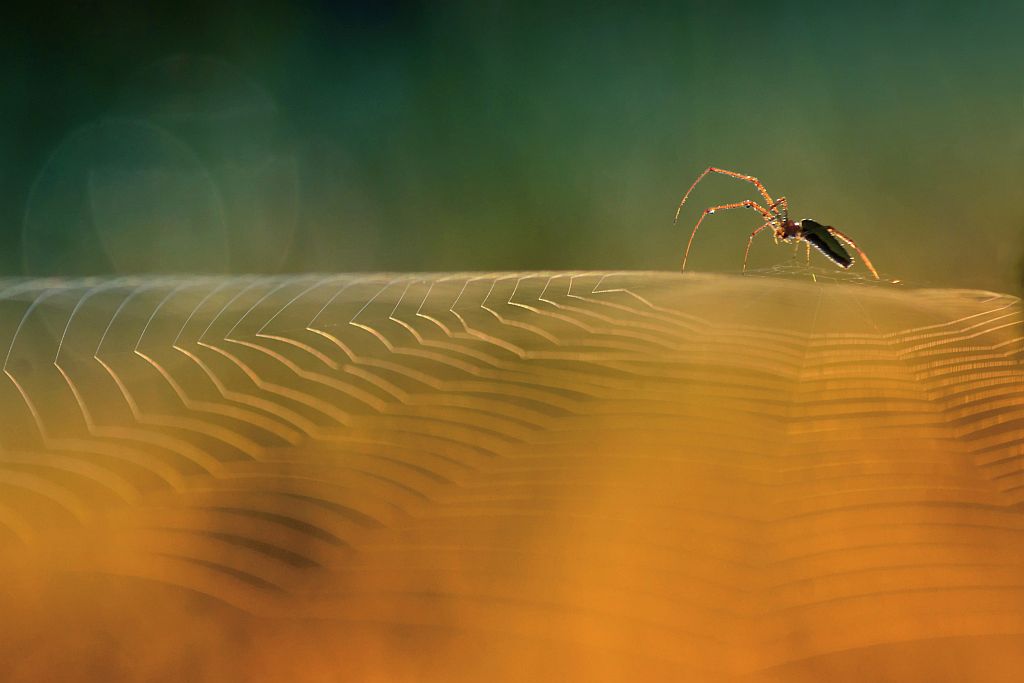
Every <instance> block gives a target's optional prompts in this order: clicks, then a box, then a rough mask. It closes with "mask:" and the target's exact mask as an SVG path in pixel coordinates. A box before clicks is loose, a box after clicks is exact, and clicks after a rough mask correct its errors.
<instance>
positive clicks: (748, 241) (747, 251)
mask: <svg viewBox="0 0 1024 683" xmlns="http://www.w3.org/2000/svg"><path fill="white" fill-rule="evenodd" d="M773 222H774V221H773V220H768V221H765V222H764V223H762V224H761V227H759V228H758V229H757V230H755V231H754V232H752V233H750V237H749V238H748V239H747V250H746V251H745V252H743V272H744V273H745V272H747V257H748V256H750V245H751V244H753V243H754V238H755V237H756V236H757V233H759V232H761V231H762V230H764V229H765V228H767V227H768V226H769V225H771V224H772V223H773Z"/></svg>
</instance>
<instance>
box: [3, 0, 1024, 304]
mask: <svg viewBox="0 0 1024 683" xmlns="http://www.w3.org/2000/svg"><path fill="white" fill-rule="evenodd" d="M532 5H533V4H532V3H511V2H509V3H504V2H486V1H478V2H444V3H441V2H436V3H415V2H388V1H378V2H363V3H327V2H307V3H283V2H258V3H257V2H239V1H234V0H232V1H229V2H219V3H212V4H209V5H208V4H207V3H205V2H195V1H193V0H187V1H184V2H178V3H173V4H169V3H168V4H159V3H157V4H150V3H131V2H79V3H67V4H66V5H64V4H59V5H52V6H48V5H46V4H45V3H44V4H40V3H33V4H31V5H26V6H25V7H23V8H22V9H20V10H12V9H8V10H5V13H7V16H6V18H5V20H4V22H3V26H2V27H0V38H2V42H3V45H2V48H0V54H2V56H3V58H4V61H3V64H4V70H5V73H4V79H3V83H4V87H3V88H2V89H0V104H2V108H3V119H2V123H0V229H2V240H3V242H2V248H0V269H2V271H3V272H4V273H8V274H18V273H29V274H69V275H70V274H80V273H111V272H140V271H141V272H157V271H196V272H291V271H308V270H316V271H367V270H390V271H407V270H430V271H437V270H495V269H503V270H504V269H597V268H615V269H627V268H628V269H656V270H672V269H676V268H678V264H679V257H680V255H681V252H682V248H683V246H684V245H685V243H686V237H687V236H688V233H689V230H690V229H691V226H692V225H693V222H694V221H695V220H696V217H697V215H698V214H699V211H700V209H701V208H703V207H704V206H708V205H711V204H712V203H718V202H721V201H735V200H739V199H743V198H746V197H752V196H753V195H752V193H751V188H749V187H748V186H746V185H745V184H744V183H740V182H737V181H732V180H728V179H725V178H711V179H709V180H707V181H705V184H702V185H701V186H700V188H699V190H698V191H696V192H695V194H694V196H693V200H692V202H693V203H692V206H689V205H688V206H687V208H686V211H685V212H684V214H683V217H682V220H681V222H680V225H679V226H673V225H672V214H673V212H674V210H675V207H676V204H677V203H678V201H679V198H680V196H681V195H682V193H683V191H684V190H685V189H686V188H687V187H688V186H689V184H690V183H691V182H692V180H693V179H694V178H695V177H696V175H697V174H698V173H699V172H700V171H701V170H702V169H703V168H704V167H706V166H708V165H711V164H713V165H717V166H721V167H724V168H729V169H734V170H738V171H741V172H746V173H750V174H753V175H757V176H759V177H760V178H761V179H762V180H763V181H764V182H765V184H766V185H767V186H768V189H769V191H771V192H773V193H774V194H785V195H787V196H788V197H789V198H790V206H791V210H792V212H793V214H794V216H795V217H797V218H799V217H805V216H807V217H814V218H816V219H818V220H820V221H822V222H826V223H830V224H833V225H835V226H837V227H839V228H841V229H842V230H844V231H845V232H846V233H847V234H849V235H851V236H852V237H854V238H855V239H857V240H858V242H859V243H860V245H861V246H862V247H863V248H864V249H865V250H866V251H867V252H868V253H869V255H871V257H872V260H873V261H874V263H875V265H876V266H877V267H878V269H879V271H881V272H882V273H883V275H886V276H889V277H893V278H900V279H902V280H905V281H907V282H910V283H919V284H932V285H943V286H946V285H948V286H970V287H982V288H988V289H996V290H1011V291H1016V290H1018V289H1019V288H1020V286H1021V269H1022V254H1024V196H1022V195H1024V192H1022V190H1021V188H1022V187H1024V3H1020V2H1001V3H986V2H980V3H979V2H974V3H966V2H957V3H946V2H920V3H916V2H911V3H900V2H889V3H885V4H867V5H865V4H861V3H843V4H838V3H821V2H735V1H734V2H730V1H727V0H715V1H707V2H696V1H694V2H680V3H648V4H644V5H642V6H641V5H633V4H630V5H627V4H626V3H623V4H622V5H621V6H618V7H616V6H611V5H603V4H602V3H579V4H577V3H547V4H546V6H540V7H538V6H532ZM734 213H737V215H729V214H721V215H716V216H715V217H714V218H713V219H711V220H709V221H708V222H707V223H705V226H706V227H703V228H702V229H701V234H700V235H699V236H698V238H697V241H696V242H695V246H694V251H693V254H692V256H691V267H692V268H693V269H695V270H725V271H738V270H739V268H740V265H741V262H742V254H743V248H744V246H745V243H746V236H747V234H749V231H750V230H751V229H752V228H754V227H756V225H757V223H756V221H755V220H754V217H753V216H752V215H750V214H747V213H738V212H734ZM790 258H792V250H791V248H789V247H775V246H774V245H773V244H772V241H771V240H770V239H768V238H765V239H763V240H761V241H760V242H759V243H758V244H756V245H755V249H754V251H753V252H752V256H751V265H752V266H753V267H758V266H767V265H771V264H774V263H778V262H780V261H787V260H788V259H790ZM819 259H820V257H819ZM819 263H821V261H819Z"/></svg>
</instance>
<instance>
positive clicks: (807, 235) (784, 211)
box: [675, 166, 878, 280]
mask: <svg viewBox="0 0 1024 683" xmlns="http://www.w3.org/2000/svg"><path fill="white" fill-rule="evenodd" d="M708 173H721V174H722V175H727V176H732V177H733V178H739V179H740V180H745V181H747V182H748V183H753V184H754V185H756V186H757V190H758V192H760V193H761V196H762V197H764V200H765V202H766V203H767V208H765V207H763V206H761V205H760V204H758V203H757V202H755V201H753V200H750V199H747V200H744V201H742V202H734V203H732V204H721V205H719V206H712V207H709V208H707V209H704V213H702V214H701V216H700V219H699V220H698V221H697V225H695V226H694V227H693V232H691V233H690V241H689V242H687V243H686V252H685V253H684V254H683V266H682V270H686V259H687V257H688V256H689V255H690V245H692V244H693V238H694V236H695V235H696V234H697V228H699V227H700V224H701V222H702V221H703V220H704V218H705V217H706V216H707V215H708V214H712V213H714V212H716V211H724V210H725V209H740V208H744V209H752V210H754V211H757V212H758V213H759V214H761V217H762V218H764V219H765V221H764V223H762V224H761V226H760V227H759V228H757V229H756V230H754V232H752V233H750V238H749V239H748V240H747V250H746V251H745V252H744V253H743V270H744V272H745V271H746V270H747V257H748V256H749V255H750V245H751V244H753V242H754V237H756V236H757V233H759V232H761V231H762V230H764V229H765V228H771V229H772V236H773V237H774V238H775V240H776V241H778V240H783V241H786V242H790V241H795V242H799V241H801V240H803V242H804V244H805V245H806V246H807V258H808V260H810V255H811V246H812V245H813V246H814V247H815V248H816V249H817V250H818V251H820V252H821V253H822V254H824V255H825V256H826V257H827V258H828V259H829V260H830V261H832V262H833V263H835V264H836V265H837V266H839V267H840V268H849V267H850V266H852V265H853V257H852V256H850V254H849V252H847V251H846V249H845V248H843V245H842V243H841V242H840V240H841V241H842V242H845V243H846V244H849V245H850V246H851V247H853V248H854V249H855V250H856V252H857V253H858V254H860V257H861V259H862V260H863V261H864V265H865V266H867V269H868V270H870V271H871V274H872V275H874V276H875V279H876V280H877V279H878V272H877V271H875V267H874V266H873V265H871V259H869V258H868V256H867V254H865V253H864V252H863V251H861V250H860V247H858V246H857V245H856V244H854V242H853V240H851V239H850V238H849V237H847V236H846V235H844V234H843V233H841V232H839V231H838V230H836V229H835V228H833V227H832V226H831V225H822V224H821V223H818V222H817V221H815V220H811V219H810V218H804V219H802V220H799V221H791V220H789V205H788V204H787V203H786V198H785V197H779V198H778V199H775V200H773V199H772V198H771V196H770V195H769V194H768V191H767V190H765V189H764V185H762V184H761V181H759V180H758V179H757V178H755V177H754V176H749V175H743V174H742V173H735V172H733V171H726V170H724V169H721V168H715V167H714V166H710V167H708V168H707V169H705V170H704V172H703V173H701V174H700V175H699V176H697V179H696V180H694V181H693V185H690V189H689V190H687V191H686V194H685V195H683V200H682V201H681V202H679V208H678V209H676V219H675V222H678V221H679V212H680V211H682V210H683V204H685V203H686V198H687V197H689V196H690V193H691V192H693V188H695V187H697V183H699V182H700V181H701V180H702V179H703V178H704V176H706V175H707V174H708Z"/></svg>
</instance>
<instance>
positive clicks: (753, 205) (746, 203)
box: [679, 199, 776, 272]
mask: <svg viewBox="0 0 1024 683" xmlns="http://www.w3.org/2000/svg"><path fill="white" fill-rule="evenodd" d="M740 208H744V209H753V210H754V211H757V212H758V213H760V214H761V215H762V216H764V218H765V220H766V221H767V222H769V223H772V222H774V221H775V220H776V218H775V216H773V215H772V214H771V213H770V212H769V211H768V209H766V208H764V207H763V206H761V205H760V204H758V203H757V202H755V201H754V200H752V199H744V200H743V201H742V202H734V203H732V204H721V205H719V206H711V207H708V208H706V209H704V213H702V214H701V215H700V218H699V219H698V220H697V225H695V226H693V232H691V233H690V241H689V242H687V243H686V251H685V252H684V253H683V265H682V267H681V268H680V269H679V270H680V272H682V271H684V270H686V259H687V258H689V256H690V246H691V245H692V244H693V238H694V237H695V236H696V235H697V228H699V227H700V224H701V223H702V222H704V219H705V218H707V216H708V215H709V214H713V213H714V212H716V211H725V210H726V209H740Z"/></svg>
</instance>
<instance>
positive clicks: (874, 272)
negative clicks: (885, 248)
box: [825, 225, 881, 280]
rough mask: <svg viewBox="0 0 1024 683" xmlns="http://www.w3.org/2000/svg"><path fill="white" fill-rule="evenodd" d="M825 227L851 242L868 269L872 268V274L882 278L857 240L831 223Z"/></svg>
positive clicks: (848, 242)
mask: <svg viewBox="0 0 1024 683" xmlns="http://www.w3.org/2000/svg"><path fill="white" fill-rule="evenodd" d="M825 229H826V230H828V231H829V232H830V233H831V234H833V235H835V236H836V237H838V238H839V239H841V240H842V241H844V242H846V243H847V244H849V245H850V246H851V247H853V248H854V249H855V250H856V251H857V253H858V254H860V257H861V258H862V259H863V260H864V265H865V266H867V267H868V270H870V271H871V274H872V275H874V276H875V279H876V280H879V279H881V278H879V277H878V271H877V270H875V267H874V266H873V265H871V259H869V258H868V255H867V254H865V253H864V252H863V251H861V248H860V247H858V246H857V244H856V242H854V241H853V240H851V239H850V238H849V237H847V236H846V235H844V234H843V233H841V232H839V231H838V230H836V229H835V228H833V227H832V226H831V225H828V226H825Z"/></svg>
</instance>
